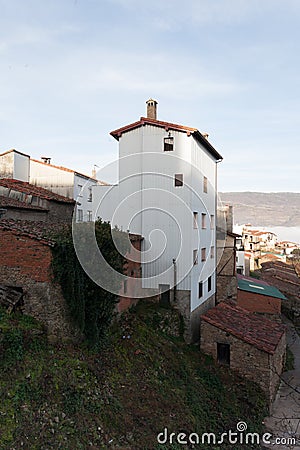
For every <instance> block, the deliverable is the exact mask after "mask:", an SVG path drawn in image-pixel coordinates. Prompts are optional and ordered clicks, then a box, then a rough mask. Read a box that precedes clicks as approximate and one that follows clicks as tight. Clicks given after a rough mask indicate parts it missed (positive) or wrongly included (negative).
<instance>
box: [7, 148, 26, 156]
mask: <svg viewBox="0 0 300 450" xmlns="http://www.w3.org/2000/svg"><path fill="white" fill-rule="evenodd" d="M13 152H15V153H18V154H19V155H23V156H27V157H28V158H30V156H29V155H26V153H22V152H19V150H15V149H14V148H12V149H10V150H7V152H4V153H0V156H4V155H7V154H8V153H13Z"/></svg>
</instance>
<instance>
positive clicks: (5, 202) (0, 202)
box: [0, 195, 49, 212]
mask: <svg viewBox="0 0 300 450" xmlns="http://www.w3.org/2000/svg"><path fill="white" fill-rule="evenodd" d="M0 208H21V209H33V210H37V211H44V212H47V211H49V210H48V209H47V208H42V207H41V206H34V205H31V204H30V203H26V202H21V201H19V200H17V199H15V198H11V197H4V196H3V195H0Z"/></svg>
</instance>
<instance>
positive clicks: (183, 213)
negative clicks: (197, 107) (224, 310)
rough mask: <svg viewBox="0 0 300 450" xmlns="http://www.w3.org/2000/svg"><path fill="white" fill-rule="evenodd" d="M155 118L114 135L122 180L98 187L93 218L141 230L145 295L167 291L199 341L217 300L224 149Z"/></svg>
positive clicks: (150, 114) (150, 108)
mask: <svg viewBox="0 0 300 450" xmlns="http://www.w3.org/2000/svg"><path fill="white" fill-rule="evenodd" d="M156 108H157V102H156V101H155V100H152V99H150V100H148V101H147V117H141V119H140V120H139V121H137V122H134V123H131V124H129V125H126V126H124V127H122V128H119V129H117V130H115V131H113V132H111V135H112V136H113V137H114V138H115V139H116V140H118V141H119V183H118V185H115V186H95V187H94V188H93V192H94V201H93V217H94V218H98V217H99V218H102V219H103V220H109V221H110V222H111V225H112V227H114V226H118V227H119V228H122V229H123V230H129V231H130V232H131V233H136V234H139V235H141V236H142V237H143V238H144V239H143V241H142V254H141V263H142V288H143V296H149V295H155V294H158V293H160V295H161V300H162V301H163V302H166V303H171V304H173V305H174V306H175V307H177V308H178V309H179V310H180V311H181V313H182V314H183V316H184V318H185V323H186V326H187V330H186V338H187V339H188V340H197V338H198V333H199V317H200V314H201V313H202V312H204V311H206V310H207V309H208V308H210V307H212V306H214V304H215V289H216V287H215V286H216V276H215V268H216V232H215V230H216V220H215V218H216V189H217V163H218V162H219V161H221V160H222V157H221V155H220V154H219V153H218V152H217V151H216V150H215V149H214V147H213V146H212V145H211V144H210V142H209V141H208V140H207V135H206V137H205V135H203V134H201V133H200V132H199V131H198V130H197V129H196V128H191V127H186V126H183V125H178V124H173V123H169V122H162V121H159V120H157V119H156Z"/></svg>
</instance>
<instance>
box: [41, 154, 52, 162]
mask: <svg viewBox="0 0 300 450" xmlns="http://www.w3.org/2000/svg"><path fill="white" fill-rule="evenodd" d="M41 160H42V161H43V162H44V163H45V164H50V161H51V158H48V156H41Z"/></svg>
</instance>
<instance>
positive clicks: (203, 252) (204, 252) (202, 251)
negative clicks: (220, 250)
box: [201, 248, 206, 261]
mask: <svg viewBox="0 0 300 450" xmlns="http://www.w3.org/2000/svg"><path fill="white" fill-rule="evenodd" d="M205 260H206V248H201V261H205Z"/></svg>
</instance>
